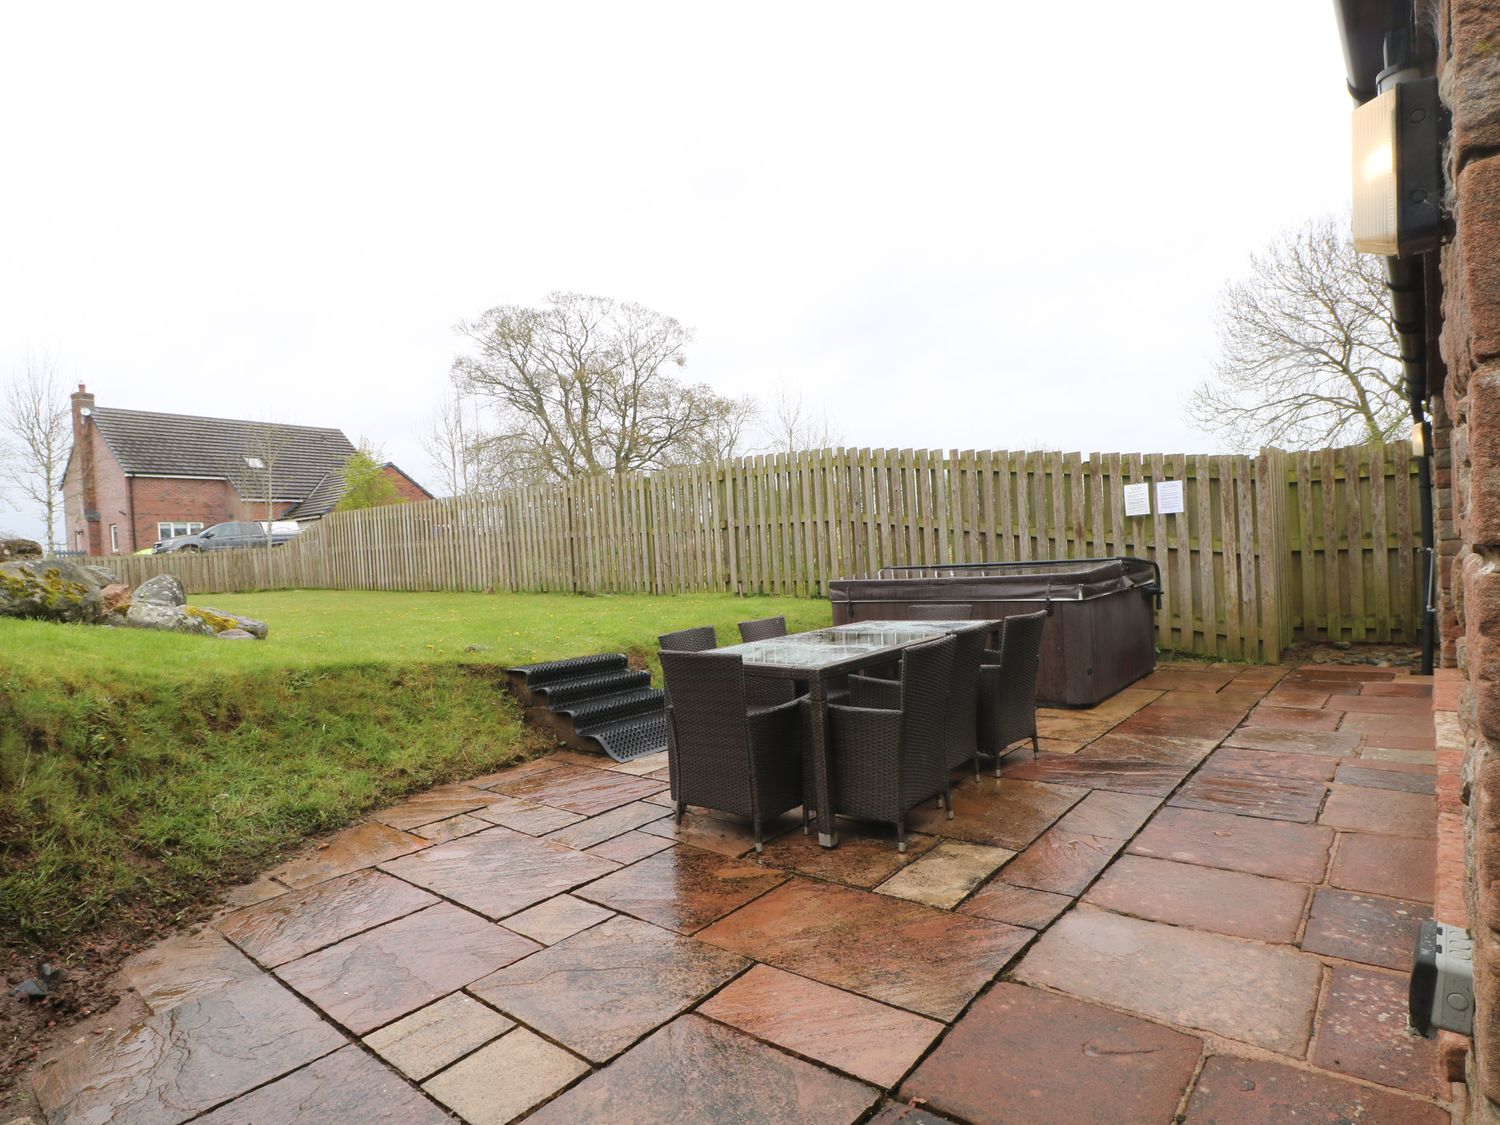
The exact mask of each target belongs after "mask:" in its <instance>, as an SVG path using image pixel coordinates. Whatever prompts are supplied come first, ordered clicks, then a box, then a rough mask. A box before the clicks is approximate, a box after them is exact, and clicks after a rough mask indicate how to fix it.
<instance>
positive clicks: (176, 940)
mask: <svg viewBox="0 0 1500 1125" xmlns="http://www.w3.org/2000/svg"><path fill="white" fill-rule="evenodd" d="M120 975H121V976H122V977H123V978H124V980H125V982H126V984H127V985H129V987H131V988H133V989H135V992H136V994H137V995H138V996H140V998H141V999H142V1000H143V1001H145V1003H146V1006H147V1007H148V1008H150V1009H151V1010H152V1011H153V1012H164V1011H166V1010H167V1009H169V1008H173V1007H176V1006H177V1005H178V1004H181V1003H183V1002H184V1001H187V1000H193V999H196V998H197V997H199V996H203V995H206V994H208V993H211V992H217V991H218V990H219V989H221V988H223V987H224V986H225V985H230V984H237V983H238V982H240V981H246V980H253V979H255V978H256V977H258V976H259V975H260V970H259V969H257V968H256V966H255V963H254V962H253V961H251V960H250V959H249V958H248V957H246V956H245V955H244V954H243V953H241V952H240V951H239V950H238V949H237V948H235V946H234V945H233V943H231V942H230V941H229V940H228V939H226V938H224V937H223V936H222V935H220V934H219V933H217V932H216V931H214V930H212V929H207V928H205V929H202V930H199V931H198V932H197V933H188V934H177V935H175V936H173V937H169V938H167V939H166V940H165V941H162V942H158V943H157V944H156V945H153V946H152V947H151V948H150V949H145V950H142V951H141V952H140V953H137V954H135V955H134V956H132V957H131V958H130V959H129V960H127V961H126V962H125V964H124V966H123V967H122V969H121V974H120Z"/></svg>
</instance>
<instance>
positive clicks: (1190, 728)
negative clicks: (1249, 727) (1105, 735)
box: [1110, 707, 1240, 743]
mask: <svg viewBox="0 0 1500 1125" xmlns="http://www.w3.org/2000/svg"><path fill="white" fill-rule="evenodd" d="M1239 721H1240V719H1239V715H1238V714H1224V713H1215V712H1211V711H1210V712H1206V713H1205V712H1196V713H1194V712H1190V711H1179V710H1166V709H1157V708H1155V707H1146V708H1144V709H1142V710H1140V711H1137V712H1136V713H1135V714H1134V715H1132V716H1130V718H1128V719H1126V720H1125V721H1124V722H1123V723H1121V724H1120V725H1119V726H1117V727H1115V729H1114V730H1112V731H1110V733H1111V734H1121V735H1131V736H1134V737H1137V738H1140V737H1156V738H1174V739H1196V740H1198V741H1200V742H1211V743H1214V742H1218V741H1219V740H1220V739H1222V738H1223V737H1224V736H1225V735H1227V734H1228V733H1229V732H1230V731H1232V730H1234V728H1235V727H1236V726H1237V725H1238V724H1239Z"/></svg>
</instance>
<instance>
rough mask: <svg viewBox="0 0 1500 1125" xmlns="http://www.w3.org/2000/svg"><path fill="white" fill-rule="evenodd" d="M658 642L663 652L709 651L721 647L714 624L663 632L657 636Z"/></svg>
mask: <svg viewBox="0 0 1500 1125" xmlns="http://www.w3.org/2000/svg"><path fill="white" fill-rule="evenodd" d="M656 643H657V645H658V647H659V648H660V649H661V651H662V652H668V651H670V652H707V651H708V650H709V649H711V648H718V647H719V638H718V637H716V636H715V635H714V627H713V626H712V625H699V626H698V627H697V628H695V629H679V630H677V632H675V633H663V634H662V635H661V636H659V637H657V638H656Z"/></svg>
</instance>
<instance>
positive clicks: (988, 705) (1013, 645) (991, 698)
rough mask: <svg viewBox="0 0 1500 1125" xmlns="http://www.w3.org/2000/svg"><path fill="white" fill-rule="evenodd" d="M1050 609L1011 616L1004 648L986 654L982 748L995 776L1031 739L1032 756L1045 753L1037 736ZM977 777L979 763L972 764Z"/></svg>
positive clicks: (982, 674) (1002, 639)
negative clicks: (1010, 752)
mask: <svg viewBox="0 0 1500 1125" xmlns="http://www.w3.org/2000/svg"><path fill="white" fill-rule="evenodd" d="M1046 622H1047V612H1046V610H1038V611H1037V612H1036V613H1022V614H1017V615H1016V616H1014V617H1007V618H1006V619H1005V620H1004V622H1002V624H1001V628H1000V649H999V651H998V652H997V651H995V650H993V649H991V650H987V651H986V652H985V654H984V665H983V667H981V668H980V670H979V749H980V753H983V754H993V755H994V757H995V776H996V777H999V776H1000V764H1001V762H1002V761H1003V760H1004V759H1005V753H1006V750H1007V749H1009V748H1010V746H1011V745H1012V744H1013V743H1016V742H1019V741H1021V740H1022V739H1025V738H1029V739H1031V753H1032V756H1033V757H1034V756H1036V755H1037V754H1039V753H1041V746H1040V745H1039V744H1038V742H1037V737H1036V671H1037V665H1038V663H1039V662H1040V658H1041V651H1042V628H1043V626H1044V625H1046ZM974 775H975V776H976V777H977V776H979V759H978V757H976V758H975V759H974Z"/></svg>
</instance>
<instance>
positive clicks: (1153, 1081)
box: [901, 984, 1203, 1125]
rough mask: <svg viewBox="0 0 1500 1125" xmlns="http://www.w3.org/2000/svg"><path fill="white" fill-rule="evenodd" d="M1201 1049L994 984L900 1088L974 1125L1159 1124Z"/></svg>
mask: <svg viewBox="0 0 1500 1125" xmlns="http://www.w3.org/2000/svg"><path fill="white" fill-rule="evenodd" d="M1202 1052H1203V1043H1202V1041H1201V1040H1199V1039H1196V1038H1194V1037H1193V1036H1191V1035H1184V1034H1182V1033H1181V1032H1177V1031H1172V1030H1170V1029H1168V1028H1165V1027H1161V1026H1160V1025H1158V1024H1154V1023H1148V1022H1146V1021H1145V1020H1140V1019H1134V1018H1132V1017H1130V1016H1126V1015H1121V1014H1120V1013H1119V1012H1112V1011H1109V1010H1108V1009H1106V1008H1100V1007H1098V1006H1096V1005H1094V1004H1086V1003H1083V1002H1082V1001H1079V1000H1073V999H1070V998H1068V997H1066V996H1056V995H1053V994H1051V993H1047V992H1042V991H1039V990H1037V989H1034V988H1023V987H1021V986H1020V985H1015V984H1000V985H996V986H995V987H994V988H993V989H991V990H990V991H989V992H987V993H985V995H984V996H982V997H980V998H979V1000H978V1001H977V1002H976V1003H975V1005H974V1007H973V1008H972V1009H971V1010H970V1011H969V1012H968V1014H967V1015H965V1016H964V1018H963V1019H961V1020H959V1021H958V1023H957V1024H956V1025H954V1028H953V1031H952V1032H951V1033H950V1034H949V1035H948V1036H947V1038H945V1039H944V1040H943V1042H942V1043H941V1044H940V1045H939V1047H938V1049H937V1050H936V1051H935V1052H933V1054H932V1055H930V1056H929V1057H928V1058H927V1059H926V1060H924V1061H923V1063H922V1065H921V1066H920V1067H919V1068H918V1069H917V1072H916V1073H915V1074H913V1075H912V1076H911V1077H910V1078H909V1079H907V1081H906V1082H905V1084H904V1085H903V1086H902V1087H901V1096H902V1097H903V1098H908V1099H910V1098H921V1099H923V1101H924V1102H925V1103H926V1104H928V1105H930V1106H931V1107H932V1108H933V1109H935V1110H937V1111H938V1112H939V1113H951V1114H955V1115H957V1116H958V1117H961V1118H963V1119H964V1120H965V1121H972V1122H974V1123H975V1125H1061V1123H1064V1122H1066V1123H1068V1125H1117V1123H1120V1122H1135V1121H1140V1122H1147V1121H1151V1122H1166V1121H1170V1120H1171V1119H1172V1114H1173V1112H1174V1111H1175V1110H1176V1108H1177V1103H1178V1101H1179V1100H1180V1099H1181V1098H1182V1095H1183V1093H1184V1092H1185V1091H1186V1090H1187V1087H1188V1083H1189V1082H1190V1081H1191V1080H1192V1077H1193V1070H1194V1068H1195V1067H1196V1066H1197V1065H1198V1058H1199V1056H1200V1055H1201V1054H1202Z"/></svg>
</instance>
